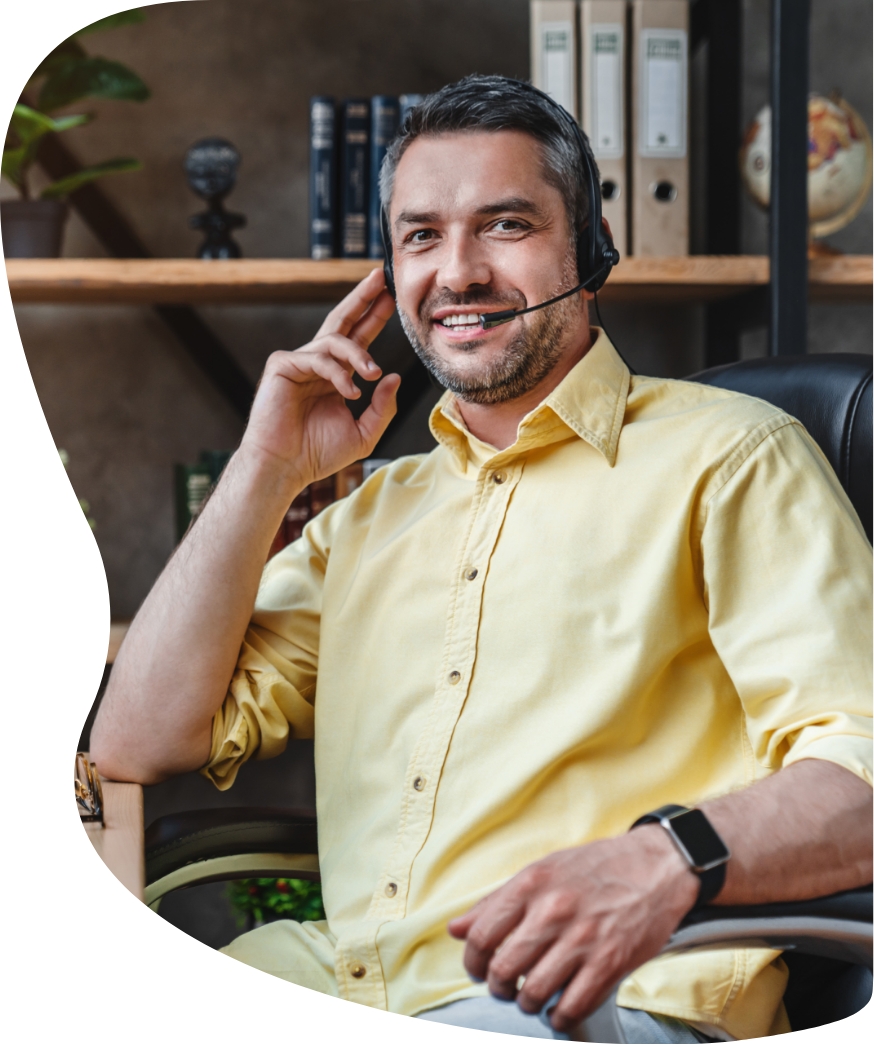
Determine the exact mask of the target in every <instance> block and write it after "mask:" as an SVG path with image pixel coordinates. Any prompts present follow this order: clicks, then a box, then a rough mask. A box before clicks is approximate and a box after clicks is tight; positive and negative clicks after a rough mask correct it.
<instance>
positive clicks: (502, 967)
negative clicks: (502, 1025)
mask: <svg viewBox="0 0 874 1045" xmlns="http://www.w3.org/2000/svg"><path fill="white" fill-rule="evenodd" d="M559 931H560V930H559V929H558V928H554V927H547V926H544V925H543V923H542V922H541V921H540V920H539V919H535V918H532V917H531V916H530V914H529V916H528V917H526V918H525V919H524V920H523V921H522V922H521V924H520V925H518V926H517V927H516V928H515V929H514V930H513V932H511V933H510V935H509V936H508V937H507V938H506V939H505V940H504V942H503V944H502V945H501V946H500V947H499V948H498V950H497V951H496V952H495V954H494V956H493V958H492V960H491V961H490V962H489V972H488V985H489V991H490V992H491V993H492V994H494V995H495V996H496V997H498V998H507V999H511V998H516V996H517V988H516V984H517V983H518V982H519V977H520V976H527V975H528V971H529V969H531V968H532V967H533V966H534V965H535V963H537V962H538V961H539V960H540V959H541V957H542V956H543V955H544V954H545V953H546V952H547V951H548V950H549V948H550V947H552V945H553V943H554V942H555V940H556V938H557V937H558V935H559ZM538 968H539V966H538ZM561 982H562V983H563V982H564V981H563V980H562V981H561ZM527 985H528V981H527V979H526V981H525V987H523V988H522V990H523V991H524V990H525V988H526V987H527ZM560 985H561V984H559V986H560ZM519 997H522V995H521V994H520V996H519ZM528 997H529V998H533V997H534V995H533V994H532V992H531V991H528ZM548 997H549V994H547V995H546V997H545V998H544V999H543V1001H545V1000H546V998H548ZM518 1000H519V999H518V998H517V1001H518ZM519 1004H520V1005H521V1002H520V1003H519ZM542 1004H543V1002H541V1003H540V1005H538V1006H537V1007H536V1008H525V1007H524V1006H522V1007H523V1008H525V1011H526V1012H539V1011H540V1008H541V1006H542Z"/></svg>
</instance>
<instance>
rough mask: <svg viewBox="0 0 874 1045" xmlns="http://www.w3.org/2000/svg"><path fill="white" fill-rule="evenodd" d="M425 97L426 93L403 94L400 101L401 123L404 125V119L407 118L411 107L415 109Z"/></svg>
mask: <svg viewBox="0 0 874 1045" xmlns="http://www.w3.org/2000/svg"><path fill="white" fill-rule="evenodd" d="M424 97H425V95H424V94H402V95H401V96H400V98H399V99H398V101H399V102H400V114H399V115H400V125H401V126H403V123H404V120H405V119H406V118H407V113H408V112H409V111H410V109H415V107H416V106H417V105H418V104H419V102H420V101H421V100H422V99H423V98H424Z"/></svg>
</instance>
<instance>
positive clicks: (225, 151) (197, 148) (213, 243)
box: [185, 138, 246, 259]
mask: <svg viewBox="0 0 874 1045" xmlns="http://www.w3.org/2000/svg"><path fill="white" fill-rule="evenodd" d="M239 167H240V154H239V153H238V152H237V150H236V149H235V148H234V146H233V145H231V143H230V142H229V141H225V140H224V138H203V139H202V140H201V141H199V142H195V143H194V145H192V146H191V148H190V149H189V150H188V152H187V153H186V154H185V173H186V175H187V176H188V184H189V186H190V187H191V190H192V191H193V192H195V193H196V194H197V195H198V196H200V198H201V199H203V200H206V202H207V203H208V204H209V207H208V209H207V210H205V211H203V212H202V213H201V214H195V215H194V217H192V218H190V219H189V224H190V226H191V228H193V229H201V230H202V231H203V233H204V237H205V238H204V241H203V243H201V245H200V249H199V250H198V252H197V256H198V257H199V258H208V259H211V258H240V257H242V256H243V252H242V250H241V249H240V245H239V244H238V243H237V242H236V241H235V240H234V239H233V237H232V236H231V232H232V230H233V229H239V228H242V227H243V226H244V225H245V224H246V219H245V217H244V216H243V215H242V214H232V213H230V212H229V211H226V210H225V208H224V205H223V203H222V201H223V200H224V198H225V196H227V195H228V193H230V191H231V190H232V189H233V187H234V185H235V183H236V181H237V171H238V170H239Z"/></svg>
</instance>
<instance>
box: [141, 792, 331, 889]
mask: <svg viewBox="0 0 874 1045" xmlns="http://www.w3.org/2000/svg"><path fill="white" fill-rule="evenodd" d="M145 842H146V884H147V885H151V884H152V882H156V881H157V880H158V879H159V878H163V877H164V875H166V874H170V872H171V871H175V870H176V869H177V868H179V867H184V866H185V865H186V864H190V863H192V862H193V861H195V860H208V859H211V858H212V857H215V856H236V855H238V854H241V853H317V852H318V844H317V838H316V818H315V816H314V815H313V813H311V812H307V811H306V810H302V809H266V808H258V807H252V806H248V807H243V808H238V809H192V810H190V811H189V812H185V813H173V814H171V815H170V816H162V817H159V818H158V819H157V820H155V822H154V823H152V824H150V825H149V828H148V830H147V831H146V839H145Z"/></svg>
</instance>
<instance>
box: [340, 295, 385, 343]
mask: <svg viewBox="0 0 874 1045" xmlns="http://www.w3.org/2000/svg"><path fill="white" fill-rule="evenodd" d="M394 310H395V302H394V298H393V297H392V296H391V294H389V292H388V291H387V290H384V291H383V292H382V293H381V294H380V295H379V297H378V298H377V299H376V301H374V302H373V304H372V305H371V306H370V308H369V309H368V310H367V312H365V313H364V315H363V316H362V318H361V319H359V320H358V322H357V323H356V324H355V325H354V326H353V327H352V329H351V330H350V331H349V333H348V334H347V335H346V336H347V337H349V338H350V339H351V340H352V341H356V342H357V343H358V344H359V345H361V347H362V348H369V347H370V345H371V344H373V342H374V340H375V339H376V336H377V334H379V332H380V331H381V330H382V328H383V327H384V326H385V325H386V323H387V322H388V321H389V319H391V315H392V313H393V312H394Z"/></svg>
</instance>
